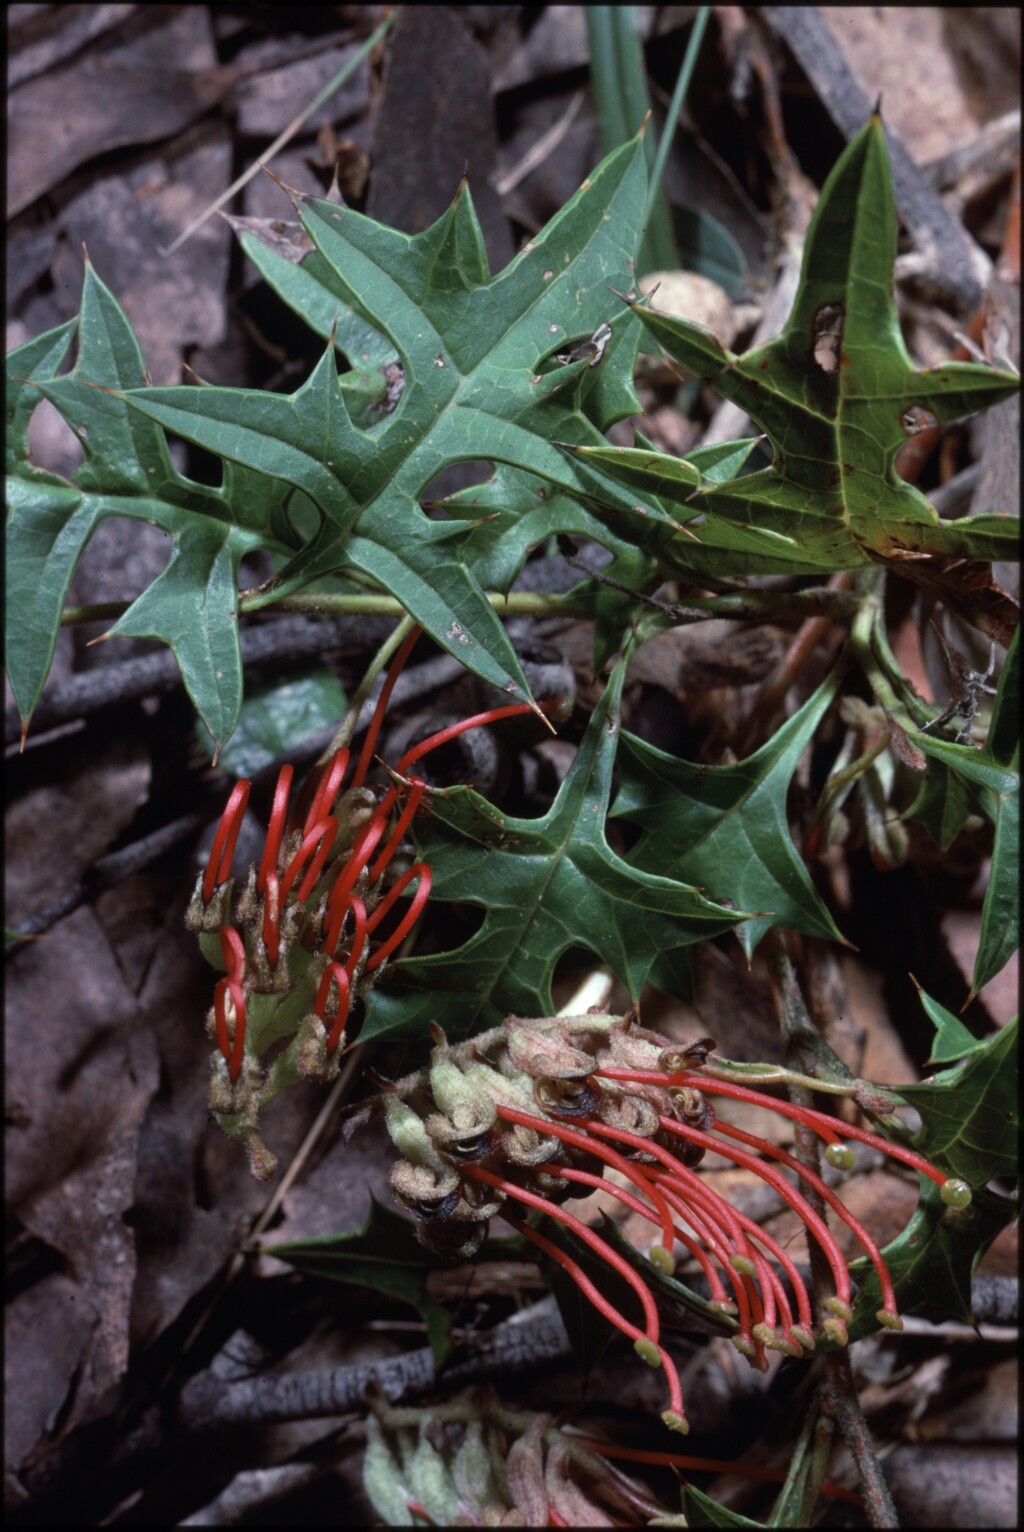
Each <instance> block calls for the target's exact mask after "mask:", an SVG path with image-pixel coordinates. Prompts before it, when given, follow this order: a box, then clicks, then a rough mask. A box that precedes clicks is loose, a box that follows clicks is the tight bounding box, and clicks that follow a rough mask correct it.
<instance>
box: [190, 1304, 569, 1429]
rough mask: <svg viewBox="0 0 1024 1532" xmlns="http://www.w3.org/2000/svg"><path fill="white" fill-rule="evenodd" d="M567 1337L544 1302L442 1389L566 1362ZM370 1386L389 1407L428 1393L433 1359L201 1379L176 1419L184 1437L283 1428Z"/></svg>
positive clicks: (337, 1411)
mask: <svg viewBox="0 0 1024 1532" xmlns="http://www.w3.org/2000/svg"><path fill="white" fill-rule="evenodd" d="M571 1350H572V1348H571V1346H570V1344H569V1337H568V1335H567V1334H566V1332H565V1326H564V1325H563V1323H562V1320H561V1316H560V1315H559V1313H558V1309H557V1307H556V1306H555V1303H554V1300H553V1299H551V1298H545V1299H542V1301H541V1302H540V1303H536V1304H534V1305H533V1306H532V1307H531V1308H529V1309H527V1310H526V1311H525V1313H523V1314H521V1315H516V1316H515V1317H514V1318H513V1319H510V1320H506V1321H505V1323H504V1324H500V1325H498V1326H497V1327H496V1328H495V1329H494V1330H492V1331H491V1332H490V1333H489V1334H488V1335H485V1336H482V1337H481V1338H480V1340H479V1341H478V1342H477V1344H476V1347H475V1349H474V1352H473V1355H472V1356H471V1357H470V1358H469V1359H467V1360H466V1361H463V1362H458V1363H456V1364H455V1365H454V1366H453V1367H447V1368H445V1370H444V1373H443V1375H442V1376H443V1379H444V1383H445V1385H446V1386H448V1385H449V1384H452V1385H455V1384H462V1383H471V1382H479V1381H481V1380H483V1379H486V1378H494V1377H503V1376H506V1375H507V1374H508V1373H510V1372H519V1371H521V1370H522V1369H524V1368H527V1367H536V1366H538V1365H539V1364H541V1363H547V1362H553V1361H557V1360H560V1359H561V1358H563V1357H567V1356H569V1355H571ZM371 1382H372V1383H376V1384H377V1385H378V1387H379V1388H380V1389H382V1390H383V1392H384V1393H385V1394H386V1395H387V1397H388V1399H389V1400H390V1401H391V1402H392V1403H393V1404H394V1403H397V1402H398V1401H399V1400H402V1399H408V1398H410V1397H412V1396H414V1395H418V1394H423V1393H427V1392H428V1391H429V1390H430V1389H432V1388H433V1387H434V1383H435V1365H434V1355H433V1352H432V1351H431V1350H430V1348H429V1346H425V1347H423V1349H422V1350H419V1351H407V1352H404V1353H403V1354H402V1355H401V1356H395V1357H387V1358H386V1359H384V1360H382V1361H379V1362H357V1363H353V1364H352V1365H351V1366H349V1367H332V1368H329V1369H325V1370H324V1371H321V1372H299V1373H289V1374H285V1375H282V1376H279V1377H275V1376H273V1375H271V1374H268V1373H265V1372H260V1373H258V1374H256V1375H255V1376H253V1377H250V1378H247V1379H245V1380H244V1381H241V1382H234V1383H228V1384H224V1383H223V1382H222V1381H221V1380H220V1379H218V1378H217V1377H215V1376H214V1375H212V1372H211V1371H207V1372H205V1373H203V1374H202V1375H201V1376H200V1377H198V1378H196V1379H195V1380H194V1381H193V1382H192V1383H190V1384H189V1385H188V1387H187V1388H186V1389H185V1390H184V1392H183V1394H182V1398H181V1419H182V1422H183V1424H184V1426H185V1428H186V1430H189V1431H206V1430H209V1429H211V1428H214V1429H216V1428H218V1427H224V1426H239V1425H244V1426H257V1425H269V1424H271V1423H272V1422H274V1421H283V1420H323V1419H325V1418H327V1417H330V1416H332V1415H344V1414H346V1413H348V1412H349V1411H352V1410H362V1409H363V1408H364V1398H363V1396H364V1393H365V1391H366V1387H367V1385H368V1384H369V1383H371Z"/></svg>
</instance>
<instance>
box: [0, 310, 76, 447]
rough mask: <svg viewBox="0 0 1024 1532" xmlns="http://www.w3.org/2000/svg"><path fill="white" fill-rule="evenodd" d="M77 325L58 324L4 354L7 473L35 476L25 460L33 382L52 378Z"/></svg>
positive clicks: (36, 393)
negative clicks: (5, 361)
mask: <svg viewBox="0 0 1024 1532" xmlns="http://www.w3.org/2000/svg"><path fill="white" fill-rule="evenodd" d="M77 327H78V322H77V320H74V319H69V320H68V322H67V324H62V325H58V326H57V328H56V329H55V330H47V331H46V333H45V334H44V335H37V336H36V338H35V340H30V341H26V343H25V344H24V345H23V346H18V347H17V348H16V350H14V351H9V352H8V353H7V378H6V383H5V389H4V419H5V432H6V434H5V438H4V441H5V447H4V452H5V468H6V472H7V473H9V474H23V475H25V474H33V475H38V474H39V473H40V470H39V469H38V468H35V469H34V468H33V467H32V465H31V464H30V463H29V460H28V439H27V436H26V432H27V430H28V423H29V420H30V419H31V418H32V412H33V410H34V409H35V407H36V405H37V404H38V403H39V397H40V396H39V391H38V389H37V388H36V387H35V386H34V382H33V381H32V380H35V382H39V383H45V382H48V381H49V380H50V378H55V377H56V376H57V372H58V371H59V369H60V366H61V363H62V362H63V361H64V358H65V357H66V356H67V354H68V349H69V347H70V345H71V342H72V340H73V338H74V334H75V330H76V329H77Z"/></svg>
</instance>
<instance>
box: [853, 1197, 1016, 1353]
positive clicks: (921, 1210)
mask: <svg viewBox="0 0 1024 1532" xmlns="http://www.w3.org/2000/svg"><path fill="white" fill-rule="evenodd" d="M922 1181H923V1187H922V1191H921V1200H920V1201H919V1203H918V1205H917V1208H916V1210H915V1212H914V1215H913V1217H912V1218H911V1220H910V1222H909V1223H908V1224H907V1227H906V1228H905V1229H904V1230H903V1233H902V1234H900V1235H898V1236H897V1237H896V1239H894V1240H892V1241H890V1243H889V1244H888V1245H886V1246H885V1247H884V1249H883V1250H882V1259H883V1260H884V1261H885V1264H886V1266H887V1267H888V1269H889V1273H890V1275H891V1277H892V1279H893V1286H894V1287H895V1289H896V1302H897V1305H898V1306H899V1308H900V1309H901V1310H906V1309H911V1308H916V1307H917V1306H918V1305H919V1304H922V1303H929V1304H931V1303H934V1304H938V1305H939V1306H940V1307H941V1308H944V1309H947V1310H948V1311H949V1313H950V1314H951V1315H952V1316H953V1317H954V1318H955V1319H960V1320H963V1321H964V1322H965V1323H968V1324H970V1323H971V1321H972V1318H973V1316H972V1314H971V1275H972V1273H973V1272H974V1270H975V1268H976V1266H977V1264H978V1262H979V1261H980V1260H981V1258H982V1256H983V1255H984V1254H985V1251H986V1250H987V1249H988V1247H989V1246H990V1245H991V1243H992V1241H993V1240H994V1239H995V1237H996V1235H997V1234H999V1233H1000V1232H1001V1230H1003V1229H1004V1228H1005V1227H1006V1226H1007V1224H1009V1223H1012V1221H1013V1220H1014V1218H1016V1216H1017V1205H1016V1202H1015V1201H1013V1200H1011V1199H1010V1198H1009V1197H1001V1196H998V1195H997V1194H996V1193H995V1192H990V1191H976V1192H975V1193H974V1196H973V1199H972V1201H971V1205H970V1207H966V1208H960V1209H953V1208H948V1207H947V1206H946V1204H945V1203H944V1202H943V1200H942V1196H941V1194H940V1192H939V1188H938V1187H937V1186H936V1185H935V1183H934V1181H929V1180H927V1179H925V1178H922ZM850 1271H851V1273H852V1274H853V1275H854V1276H855V1277H856V1278H857V1281H858V1282H860V1284H861V1287H860V1291H859V1292H858V1294H857V1302H856V1306H855V1308H854V1315H853V1321H852V1323H851V1324H850V1326H849V1336H850V1340H851V1341H854V1340H860V1339H861V1337H862V1336H864V1335H870V1334H872V1333H873V1332H874V1331H875V1330H877V1329H878V1322H877V1320H876V1319H875V1314H876V1313H877V1311H878V1310H879V1309H880V1308H881V1306H882V1294H881V1289H880V1286H879V1282H878V1276H877V1274H876V1272H875V1271H874V1269H873V1267H871V1265H870V1263H869V1262H868V1260H867V1258H866V1257H864V1258H862V1259H859V1260H856V1261H851V1263H850Z"/></svg>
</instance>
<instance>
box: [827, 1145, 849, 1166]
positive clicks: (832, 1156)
mask: <svg viewBox="0 0 1024 1532" xmlns="http://www.w3.org/2000/svg"><path fill="white" fill-rule="evenodd" d="M825 1158H826V1160H827V1161H828V1163H829V1164H830V1165H831V1166H832V1169H833V1170H852V1169H853V1166H854V1160H855V1155H854V1152H853V1150H852V1149H851V1148H850V1146H849V1144H829V1146H828V1148H827V1149H826V1150H825Z"/></svg>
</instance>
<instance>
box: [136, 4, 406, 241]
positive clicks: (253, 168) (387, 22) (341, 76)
mask: <svg viewBox="0 0 1024 1532" xmlns="http://www.w3.org/2000/svg"><path fill="white" fill-rule="evenodd" d="M394 19H395V13H394V11H391V12H389V14H388V15H387V16H385V18H384V20H383V21H382V22H381V24H380V26H379V27H377V29H376V30H375V31H374V32H372V33H371V34H370V36H369V37H368V38H367V39H366V41H365V43H364V44H363V46H362V47H361V48H360V49H359V51H358V53H354V54H353V55H352V57H351V58H350V59H348V60H346V62H345V64H344V65H343V66H342V68H341V69H339V70H338V73H337V74H336V75H335V76H334V78H333V80H331V81H330V82H329V83H328V84H327V85H325V86H324V88H323V90H322V91H321V92H320V94H319V95H318V96H317V97H316V98H315V99H314V100H312V101H311V102H310V103H309V105H308V106H307V107H304V108H303V109H302V111H301V112H300V113H299V115H298V116H297V117H293V118H292V120H291V122H290V123H289V124H288V126H287V127H286V128H285V130H284V132H283V133H280V134H279V135H278V136H277V138H275V139H274V142H273V143H272V144H271V145H270V148H269V149H267V150H266V152H265V153H264V155H263V157H262V158H261V159H258V160H256V161H255V163H254V164H252V165H250V166H249V169H248V170H246V171H243V173H242V174H241V175H240V176H239V177H238V180H237V181H232V183H231V185H230V186H229V187H228V189H227V191H224V192H221V194H220V196H219V197H218V198H217V200H216V202H211V203H210V205H209V207H208V208H206V209H205V211H204V212H202V213H200V214H199V217H198V218H194V219H193V220H192V222H191V223H190V224H189V226H188V228H187V229H182V231H181V233H180V234H179V235H178V237H177V239H175V240H172V242H171V243H170V244H169V245H168V246H167V249H166V250H165V249H164V248H163V247H162V246H161V248H160V254H161V255H162V256H163V257H164V258H165V259H166V258H167V256H169V255H173V254H174V252H175V250H177V249H178V247H179V245H183V244H184V243H185V241H186V240H187V239H190V238H191V237H192V235H193V234H194V233H195V232H196V230H197V229H201V228H202V226H203V224H204V223H205V222H206V220H207V219H208V218H210V217H212V216H213V214H214V213H216V212H217V211H218V209H219V208H222V207H223V206H224V204H225V202H227V201H228V200H229V198H231V197H233V196H234V195H235V192H237V191H241V189H242V187H243V186H245V185H246V184H247V183H248V182H249V181H251V180H252V178H253V176H254V175H255V174H256V172H257V171H258V170H260V169H261V168H262V167H263V166H264V165H267V164H269V162H270V161H271V160H272V159H273V158H274V155H275V154H277V153H278V151H279V150H281V149H283V148H284V146H285V144H286V143H287V142H288V140H289V139H291V138H294V137H295V134H296V133H297V132H298V131H299V129H300V128H301V127H302V124H303V123H304V122H305V121H306V119H307V117H311V116H312V114H313V113H314V112H315V111H316V110H317V108H318V107H321V106H322V105H323V103H324V102H325V101H327V100H329V99H330V97H331V96H333V95H334V92H335V91H336V90H338V89H339V88H340V87H341V86H342V85H344V83H345V81H346V80H347V79H348V77H349V75H350V74H354V73H355V71H356V70H357V69H358V68H359V65H360V64H361V63H362V62H363V59H364V58H365V57H366V55H367V54H368V53H370V52H372V50H373V49H374V48H375V47H376V46H377V44H378V43H379V42H380V40H381V38H382V37H383V36H384V34H385V32H387V30H388V28H389V27H390V26H391V23H392V22H393V21H394Z"/></svg>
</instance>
